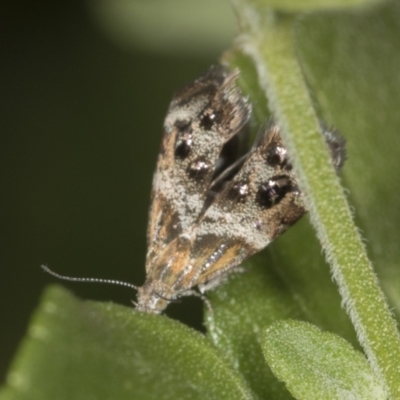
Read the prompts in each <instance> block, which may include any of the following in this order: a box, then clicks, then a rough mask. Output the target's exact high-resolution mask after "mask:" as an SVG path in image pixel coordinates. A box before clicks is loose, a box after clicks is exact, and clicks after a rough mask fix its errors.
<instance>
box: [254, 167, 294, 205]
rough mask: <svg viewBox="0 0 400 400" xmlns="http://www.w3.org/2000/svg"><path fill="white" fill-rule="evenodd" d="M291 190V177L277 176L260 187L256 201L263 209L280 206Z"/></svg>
mask: <svg viewBox="0 0 400 400" xmlns="http://www.w3.org/2000/svg"><path fill="white" fill-rule="evenodd" d="M291 189H292V185H291V183H290V179H289V177H287V176H285V175H281V176H275V177H274V178H272V179H270V180H268V181H267V182H265V183H262V184H261V185H260V186H259V188H258V192H257V196H256V199H257V202H258V204H259V205H260V206H261V207H265V208H270V207H272V206H273V205H275V204H278V203H279V202H280V201H281V200H282V199H283V198H284V197H285V195H286V193H288V192H290V191H291Z"/></svg>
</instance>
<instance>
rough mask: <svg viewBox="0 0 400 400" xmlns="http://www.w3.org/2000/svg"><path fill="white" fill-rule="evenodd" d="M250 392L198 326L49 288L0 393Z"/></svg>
mask: <svg viewBox="0 0 400 400" xmlns="http://www.w3.org/2000/svg"><path fill="white" fill-rule="evenodd" d="M205 398H207V399H251V398H252V396H251V394H250V392H249V390H248V389H247V387H246V385H245V384H244V383H243V380H242V378H241V377H240V376H239V374H238V373H237V372H236V371H234V370H233V368H232V367H231V366H230V365H229V364H228V363H227V362H226V361H225V360H224V358H223V357H222V358H221V357H220V354H219V353H218V351H216V350H215V348H213V346H212V345H210V343H209V342H208V341H207V340H206V339H205V338H204V337H203V336H202V335H201V334H199V333H197V332H195V331H193V330H192V329H189V328H187V327H185V326H184V325H182V324H180V323H178V322H175V321H173V320H171V319H169V318H166V317H162V316H155V315H148V314H143V313H138V312H136V311H134V310H133V309H129V308H126V307H121V306H118V305H115V304H102V303H94V302H81V301H78V300H76V299H75V298H74V297H72V296H71V295H70V294H68V293H67V292H66V291H64V290H60V289H59V288H53V289H51V290H49V291H48V292H47V293H46V295H45V297H44V299H43V302H42V304H41V306H40V308H39V310H38V311H37V312H36V314H35V315H34V318H33V320H32V323H31V325H30V327H29V334H28V337H27V338H26V339H25V341H24V343H23V345H22V347H21V349H20V351H19V353H18V355H17V357H16V359H15V361H14V363H13V366H12V369H11V371H10V373H9V376H8V380H7V386H6V387H5V388H3V390H2V393H1V399H2V400H11V399H13V400H22V399H27V400H28V399H29V400H35V399H38V400H39V399H40V400H46V399H49V400H50V399H51V400H54V399H57V400H63V399H65V400H71V399H74V400H79V399H82V400H83V399H85V400H87V399H157V400H158V399H205Z"/></svg>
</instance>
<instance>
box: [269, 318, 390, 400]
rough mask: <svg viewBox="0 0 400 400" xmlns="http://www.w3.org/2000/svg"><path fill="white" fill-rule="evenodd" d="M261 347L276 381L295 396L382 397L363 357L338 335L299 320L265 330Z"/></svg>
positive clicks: (372, 399) (374, 399)
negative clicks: (279, 381) (284, 384)
mask: <svg viewBox="0 0 400 400" xmlns="http://www.w3.org/2000/svg"><path fill="white" fill-rule="evenodd" d="M262 348H263V351H264V355H265V358H266V360H267V362H268V364H269V365H270V367H271V368H272V370H273V371H274V374H275V375H276V376H277V377H278V378H279V380H281V381H283V382H285V383H286V386H287V388H288V389H289V390H290V392H291V393H292V394H293V396H294V397H295V398H296V399H298V400H302V399H305V400H306V399H307V400H308V399H321V400H322V399H330V400H333V399H337V400H342V399H354V400H356V399H359V400H379V399H386V398H387V397H386V394H385V392H384V390H383V388H382V386H381V385H380V384H379V382H378V380H377V379H376V377H375V376H374V375H373V374H372V371H371V369H370V367H369V365H368V363H367V360H366V359H365V357H364V356H363V355H362V354H361V353H360V352H359V351H356V350H354V349H353V348H352V347H351V345H350V344H349V343H348V342H346V341H345V340H344V339H342V338H341V337H339V336H337V335H334V334H332V333H329V332H322V331H321V330H320V329H318V328H317V327H316V326H314V325H311V324H308V323H305V322H300V321H290V320H289V321H279V322H276V323H275V324H273V325H272V326H271V327H269V328H268V329H267V331H266V332H265V334H264V337H263V342H262Z"/></svg>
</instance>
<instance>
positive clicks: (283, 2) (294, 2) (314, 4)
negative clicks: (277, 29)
mask: <svg viewBox="0 0 400 400" xmlns="http://www.w3.org/2000/svg"><path fill="white" fill-rule="evenodd" d="M384 1H386V0H252V1H251V2H252V3H253V4H255V5H261V6H264V7H271V8H272V9H274V10H279V11H287V12H301V11H320V10H337V9H339V10H340V9H346V8H354V7H360V6H370V5H373V4H377V3H382V2H384Z"/></svg>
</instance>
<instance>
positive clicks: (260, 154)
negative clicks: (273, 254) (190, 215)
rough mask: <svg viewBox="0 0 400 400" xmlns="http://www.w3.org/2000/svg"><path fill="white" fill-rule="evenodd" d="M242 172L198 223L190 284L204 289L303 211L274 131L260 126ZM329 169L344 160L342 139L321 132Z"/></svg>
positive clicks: (273, 126) (273, 127) (333, 133)
mask: <svg viewBox="0 0 400 400" xmlns="http://www.w3.org/2000/svg"><path fill="white" fill-rule="evenodd" d="M262 129H263V132H262V133H261V134H260V135H258V138H257V140H256V141H255V145H254V147H253V148H252V150H251V152H250V153H249V156H248V158H247V160H246V161H245V162H244V164H243V166H242V168H241V169H240V170H239V172H238V173H237V174H236V175H235V176H234V178H233V179H232V180H231V181H230V182H229V183H227V185H226V186H225V187H224V188H223V189H222V191H221V192H220V194H219V195H218V196H216V198H215V201H214V202H213V203H212V204H211V205H210V207H209V208H208V209H207V210H206V212H205V213H204V215H203V216H202V218H201V220H200V221H199V224H198V227H197V231H196V238H195V239H194V240H193V244H192V251H191V256H190V263H191V264H193V269H194V270H195V271H196V273H197V276H196V278H195V280H196V283H193V282H192V283H193V284H194V285H196V284H197V285H200V288H201V287H203V288H206V287H207V285H206V284H207V283H208V282H210V281H212V280H213V279H217V278H218V277H220V276H221V275H223V274H224V272H225V271H228V270H230V269H232V268H234V267H236V266H238V265H240V264H241V263H242V262H243V261H244V260H245V259H247V258H248V257H250V256H251V255H253V254H254V253H256V252H258V251H260V250H262V249H264V248H265V247H266V246H267V245H268V244H269V243H270V242H271V241H273V240H274V239H275V238H277V237H278V236H279V235H281V234H282V233H283V232H285V231H286V230H287V229H288V228H289V227H290V226H292V225H293V224H294V223H296V222H297V221H298V220H299V219H300V218H301V217H302V215H304V213H305V212H306V209H305V207H304V204H303V201H302V196H301V193H300V191H299V188H298V184H297V178H296V175H295V174H294V171H293V170H292V165H291V163H290V160H289V158H288V154H287V150H286V148H285V147H284V145H283V143H282V139H281V136H280V128H279V127H278V126H277V125H276V124H275V123H274V122H273V121H271V122H269V123H268V125H265V126H264V127H262ZM322 132H323V135H324V137H325V140H326V143H327V146H328V149H329V151H330V153H331V156H332V164H333V165H334V167H335V168H336V169H337V170H338V169H340V167H341V166H342V165H343V162H344V160H345V158H346V152H345V140H344V139H343V138H342V137H341V135H340V134H339V133H338V132H337V131H332V130H327V129H326V128H324V127H322Z"/></svg>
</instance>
